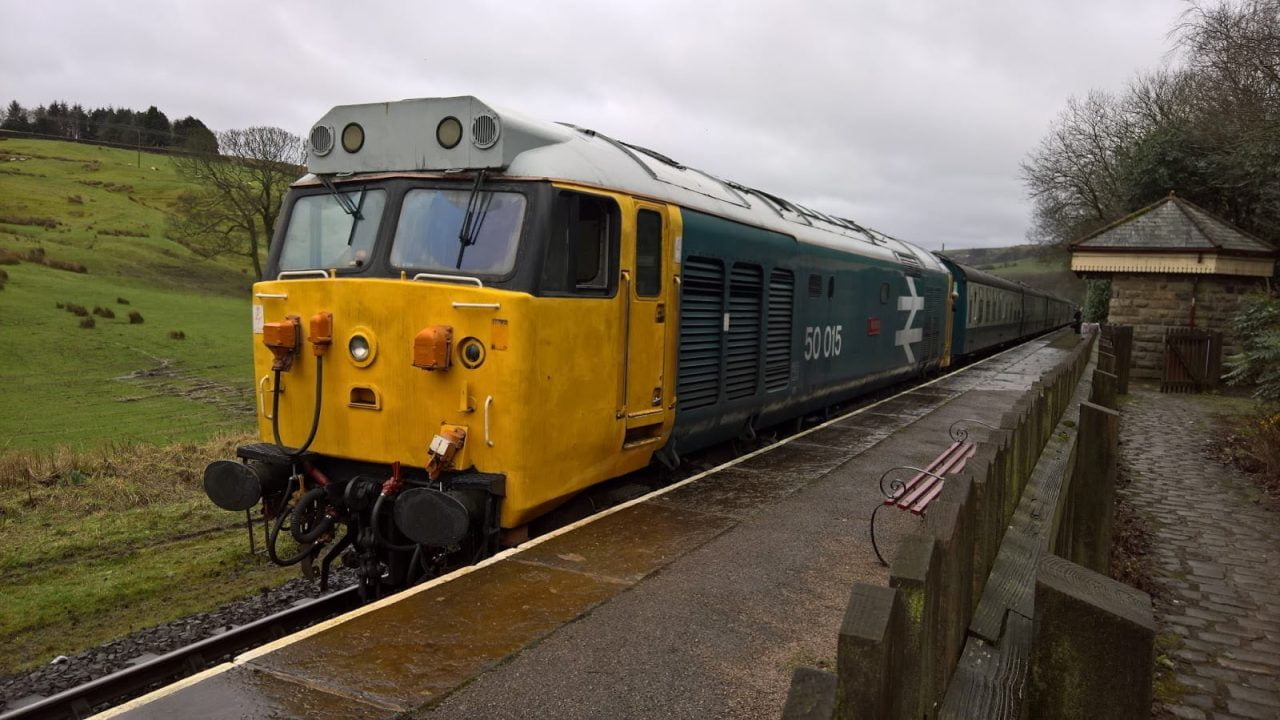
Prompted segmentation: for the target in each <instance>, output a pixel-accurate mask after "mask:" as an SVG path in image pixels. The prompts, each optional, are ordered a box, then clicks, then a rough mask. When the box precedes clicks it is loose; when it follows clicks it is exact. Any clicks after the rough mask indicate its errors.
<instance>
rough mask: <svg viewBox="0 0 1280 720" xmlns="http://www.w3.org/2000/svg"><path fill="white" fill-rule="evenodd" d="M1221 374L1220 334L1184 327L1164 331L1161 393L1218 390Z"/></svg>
mask: <svg viewBox="0 0 1280 720" xmlns="http://www.w3.org/2000/svg"><path fill="white" fill-rule="evenodd" d="M1220 375H1222V333H1220V332H1216V331H1212V330H1199V329H1197V328H1186V327H1174V328H1166V329H1165V333H1164V378H1163V380H1162V381H1161V383H1160V392H1191V393H1198V392H1202V391H1203V390H1205V389H1206V388H1215V387H1217V386H1218V377H1219V376H1220Z"/></svg>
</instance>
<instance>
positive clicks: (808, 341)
mask: <svg viewBox="0 0 1280 720" xmlns="http://www.w3.org/2000/svg"><path fill="white" fill-rule="evenodd" d="M843 328H844V326H843V325H822V326H818V327H807V328H805V329H804V359H805V360H817V359H818V358H829V357H835V356H837V355H839V354H840V345H841V343H840V331H841V330H842V329H843Z"/></svg>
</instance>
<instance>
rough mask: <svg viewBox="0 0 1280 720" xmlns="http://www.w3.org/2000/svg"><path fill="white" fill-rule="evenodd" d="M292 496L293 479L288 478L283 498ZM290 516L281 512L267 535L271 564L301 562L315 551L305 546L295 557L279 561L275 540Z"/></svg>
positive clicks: (285, 511) (285, 564) (283, 511)
mask: <svg viewBox="0 0 1280 720" xmlns="http://www.w3.org/2000/svg"><path fill="white" fill-rule="evenodd" d="M292 494H293V479H292V478H290V480H289V485H288V486H287V487H286V488H285V497H286V498H287V497H289V496H290V495H292ZM292 516H293V513H291V512H288V511H287V510H282V511H281V512H280V514H279V515H278V516H277V517H276V521H275V523H273V524H272V526H271V531H270V532H269V533H267V557H269V558H271V562H273V563H275V564H277V565H282V566H286V567H287V566H289V565H294V564H296V563H300V562H302V559H303V558H305V557H306V556H308V555H310V554H311V553H312V552H314V551H315V550H316V549H315V548H314V547H311V546H307V547H304V548H302V550H300V551H299V552H298V554H297V555H294V556H292V557H288V558H285V559H284V560H281V559H280V556H279V555H277V554H276V540H277V539H278V538H279V537H280V529H281V528H283V527H284V521H285V520H287V519H289V518H290V517H292ZM290 532H292V528H290Z"/></svg>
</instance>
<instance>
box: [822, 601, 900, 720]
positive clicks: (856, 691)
mask: <svg viewBox="0 0 1280 720" xmlns="http://www.w3.org/2000/svg"><path fill="white" fill-rule="evenodd" d="M903 621H904V618H903V606H902V603H901V602H900V601H899V599H898V591H897V590H895V589H893V588H887V587H879V586H875V585H867V584H864V583H857V584H855V585H854V586H853V592H852V593H851V594H850V596H849V605H848V607H847V608H846V609H845V612H844V621H843V622H842V623H841V624H840V638H839V640H838V642H837V646H836V675H837V678H838V679H837V682H836V695H835V697H836V701H835V714H834V715H833V717H835V718H841V720H844V719H845V718H848V719H850V720H852V719H853V718H889V717H895V716H897V715H898V714H899V713H900V703H899V702H897V700H898V698H900V697H901V698H907V699H908V700H910V701H914V698H911V697H909V696H908V695H906V694H905V693H901V692H899V685H898V679H899V677H900V676H901V675H902V674H903V672H904V670H905V668H904V662H903V661H904V656H903V652H902V650H903V649H902V648H901V647H899V646H898V645H897V644H896V643H895V640H896V636H895V632H900V631H901V630H902V628H903V627H904V625H903Z"/></svg>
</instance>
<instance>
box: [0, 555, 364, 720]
mask: <svg viewBox="0 0 1280 720" xmlns="http://www.w3.org/2000/svg"><path fill="white" fill-rule="evenodd" d="M355 581H356V578H355V573H354V571H352V570H350V569H347V568H335V569H334V572H333V574H332V575H331V576H330V578H329V586H330V588H331V589H332V590H340V589H342V588H344V587H347V586H349V585H352V584H354V583H355ZM317 597H320V584H319V582H315V581H310V580H306V579H303V578H300V577H299V578H294V579H293V580H290V581H288V582H286V583H285V584H283V585H281V586H279V587H276V588H269V589H263V591H262V592H261V593H259V594H258V595H256V596H254V597H249V598H245V599H243V600H237V601H235V602H230V603H227V604H226V605H223V606H222V607H219V608H218V609H216V610H212V611H210V612H201V613H196V614H194V615H188V616H187V617H184V618H179V619H177V620H173V621H172V622H167V623H165V624H163V625H157V626H155V627H150V628H146V629H145V630H139V631H138V632H135V633H132V634H130V635H127V636H125V637H122V638H119V639H117V640H112V641H111V642H108V643H105V644H103V645H99V646H97V647H94V648H90V649H88V650H85V651H84V652H82V653H79V654H78V655H72V656H69V657H68V656H66V655H59V656H58V657H56V658H52V659H51V661H50V662H49V663H48V664H46V665H43V666H41V667H39V668H37V669H35V670H31V671H26V672H19V673H13V674H11V675H4V676H0V711H3V710H11V709H14V708H15V707H17V706H18V705H23V704H26V702H21V701H29V700H36V699H39V698H40V697H48V696H50V695H53V694H55V693H59V692H62V691H63V690H68V689H70V688H73V687H76V686H77V685H83V684H84V683H87V682H89V681H91V680H94V679H97V678H100V677H102V676H104V675H109V674H111V673H113V672H116V671H117V670H122V669H124V668H127V667H129V666H131V665H134V664H136V663H137V662H138V661H141V660H149V659H151V658H153V657H156V656H159V655H163V654H165V653H167V652H171V651H173V650H177V649H179V648H181V647H184V646H186V645H190V644H191V643H193V642H196V641H198V640H203V639H204V638H207V637H211V636H213V635H216V634H218V633H220V632H223V631H225V630H227V629H229V628H231V627H234V626H237V625H244V624H246V623H250V622H253V621H254V620H258V619H260V618H263V617H266V616H268V615H271V614H274V613H277V612H280V611H282V610H287V609H288V608H290V607H291V606H293V605H294V604H296V603H298V602H300V601H303V600H308V599H312V598H317ZM15 703H17V704H15Z"/></svg>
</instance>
